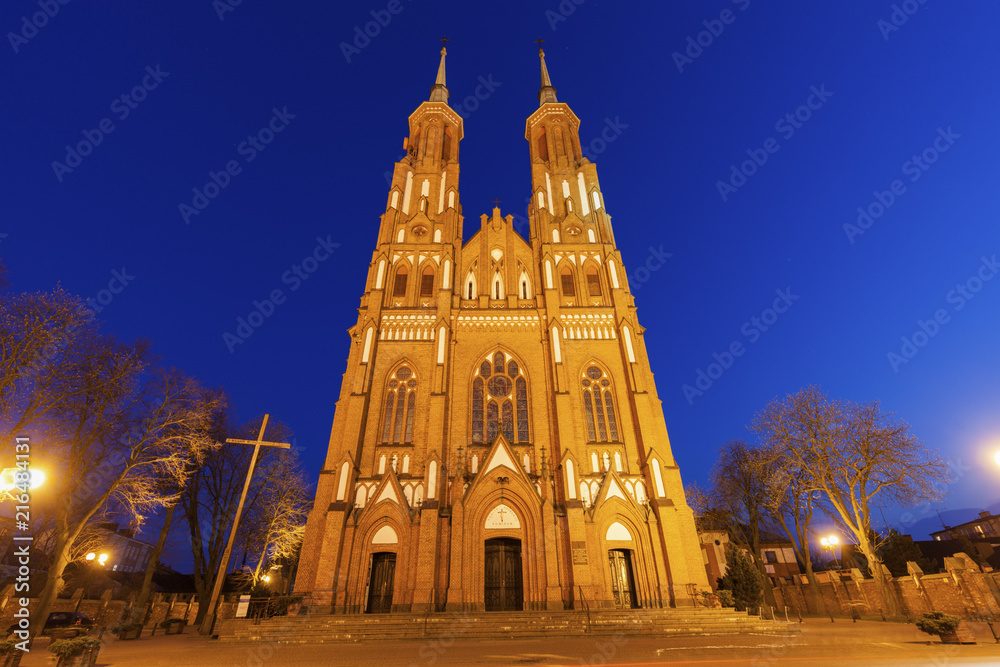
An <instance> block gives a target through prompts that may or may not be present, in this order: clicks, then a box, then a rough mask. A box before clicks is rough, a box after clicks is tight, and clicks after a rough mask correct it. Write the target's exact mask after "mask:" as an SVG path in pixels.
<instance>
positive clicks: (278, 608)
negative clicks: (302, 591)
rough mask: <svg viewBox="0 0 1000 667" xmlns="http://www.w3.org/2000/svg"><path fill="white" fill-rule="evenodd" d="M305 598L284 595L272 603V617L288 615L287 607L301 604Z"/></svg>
mask: <svg viewBox="0 0 1000 667" xmlns="http://www.w3.org/2000/svg"><path fill="white" fill-rule="evenodd" d="M304 599H305V598H304V597H303V596H301V595H285V596H282V597H280V598H276V599H275V600H273V601H272V604H273V605H274V607H273V609H274V615H275V616H284V615H286V614H287V613H288V607H289V606H290V605H292V604H301V603H302V600H304Z"/></svg>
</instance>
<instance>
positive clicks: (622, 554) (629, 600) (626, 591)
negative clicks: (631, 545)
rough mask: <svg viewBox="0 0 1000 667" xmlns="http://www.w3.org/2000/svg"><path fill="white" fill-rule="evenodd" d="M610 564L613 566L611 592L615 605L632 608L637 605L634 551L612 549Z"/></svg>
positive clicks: (609, 555) (619, 607)
mask: <svg viewBox="0 0 1000 667" xmlns="http://www.w3.org/2000/svg"><path fill="white" fill-rule="evenodd" d="M608 565H609V566H610V567H611V592H612V594H613V596H614V603H615V607H616V608H618V609H632V608H633V607H635V606H636V601H635V577H633V576H632V553H631V552H630V551H629V550H628V549H611V550H610V551H608Z"/></svg>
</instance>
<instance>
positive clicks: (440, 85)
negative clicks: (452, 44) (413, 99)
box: [428, 37, 448, 104]
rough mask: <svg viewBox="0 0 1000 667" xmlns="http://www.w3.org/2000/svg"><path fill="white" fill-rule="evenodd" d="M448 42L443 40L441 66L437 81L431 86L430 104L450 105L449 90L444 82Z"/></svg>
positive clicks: (446, 39)
mask: <svg viewBox="0 0 1000 667" xmlns="http://www.w3.org/2000/svg"><path fill="white" fill-rule="evenodd" d="M447 41H448V38H447V37H442V38H441V64H440V65H438V74H437V79H435V80H434V85H433V86H431V96H430V99H429V100H428V101H430V102H444V103H445V104H448V88H447V86H445V82H444V57H445V56H446V55H448V51H447V49H445V48H444V43H445V42H447Z"/></svg>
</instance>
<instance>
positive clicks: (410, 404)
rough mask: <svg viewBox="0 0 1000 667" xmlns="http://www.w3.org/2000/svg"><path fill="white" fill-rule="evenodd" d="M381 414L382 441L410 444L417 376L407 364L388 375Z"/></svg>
mask: <svg viewBox="0 0 1000 667" xmlns="http://www.w3.org/2000/svg"><path fill="white" fill-rule="evenodd" d="M383 410H384V412H383V414H382V442H383V443H401V444H410V443H412V442H413V422H414V418H415V417H416V413H417V378H416V377H415V376H414V374H413V371H412V370H411V369H410V367H409V366H400V367H399V368H397V369H396V371H395V372H394V373H393V374H392V375H391V376H390V377H389V382H388V383H387V387H386V395H385V407H384V408H383Z"/></svg>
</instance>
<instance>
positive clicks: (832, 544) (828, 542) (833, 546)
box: [819, 535, 840, 570]
mask: <svg viewBox="0 0 1000 667" xmlns="http://www.w3.org/2000/svg"><path fill="white" fill-rule="evenodd" d="M819 543H820V545H821V546H822V547H823V551H829V552H830V553H831V554H832V555H833V566H834V567H835V568H837V569H838V570H839V569H840V565H839V564H838V563H837V545H838V544H840V538H839V537H837V536H836V535H830V536H829V537H824V538H822V539H821V540H820V541H819Z"/></svg>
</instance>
